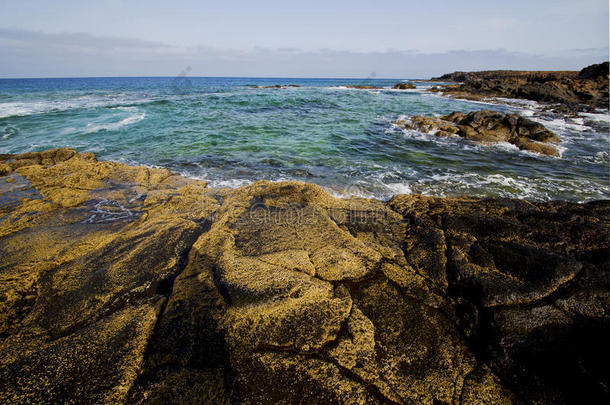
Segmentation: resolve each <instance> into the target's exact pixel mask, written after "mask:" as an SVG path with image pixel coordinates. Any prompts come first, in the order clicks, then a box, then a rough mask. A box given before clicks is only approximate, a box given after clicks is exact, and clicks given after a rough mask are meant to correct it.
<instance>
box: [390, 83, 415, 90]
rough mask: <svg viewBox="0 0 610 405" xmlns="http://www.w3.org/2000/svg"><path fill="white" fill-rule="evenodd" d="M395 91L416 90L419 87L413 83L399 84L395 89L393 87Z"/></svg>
mask: <svg viewBox="0 0 610 405" xmlns="http://www.w3.org/2000/svg"><path fill="white" fill-rule="evenodd" d="M392 88H393V89H396V90H410V89H416V88H417V86H416V85H414V84H413V83H398V84H395V85H394V87H392Z"/></svg>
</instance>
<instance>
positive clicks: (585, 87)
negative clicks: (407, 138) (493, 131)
mask: <svg viewBox="0 0 610 405" xmlns="http://www.w3.org/2000/svg"><path fill="white" fill-rule="evenodd" d="M608 69H609V67H608V62H604V63H600V64H597V65H591V66H588V67H585V68H584V69H582V70H581V71H546V72H545V71H511V70H492V71H482V72H454V73H449V74H445V75H443V76H440V77H437V78H433V79H431V81H444V82H459V83H458V84H449V85H444V86H439V87H433V88H432V91H436V92H442V93H443V94H445V95H448V96H451V97H456V98H464V99H470V100H485V99H488V98H490V97H504V98H513V99H526V100H533V101H538V102H543V103H547V104H549V105H551V106H552V109H553V110H555V111H557V112H560V113H564V114H570V113H575V112H578V111H594V110H596V109H604V110H608V94H609V93H608Z"/></svg>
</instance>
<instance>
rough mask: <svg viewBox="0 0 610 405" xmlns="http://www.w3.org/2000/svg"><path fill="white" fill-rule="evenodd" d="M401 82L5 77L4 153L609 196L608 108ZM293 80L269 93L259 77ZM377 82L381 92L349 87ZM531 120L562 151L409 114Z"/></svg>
mask: <svg viewBox="0 0 610 405" xmlns="http://www.w3.org/2000/svg"><path fill="white" fill-rule="evenodd" d="M398 81H399V80H371V81H366V80H350V79H254V78H239V79H237V78H177V79H172V78H90V79H28V80H26V79H19V80H0V153H23V152H27V151H40V150H45V149H48V148H52V147H62V146H66V147H72V148H75V149H77V150H79V151H90V152H93V153H95V154H96V155H97V156H98V157H99V158H100V159H103V160H116V161H123V162H127V163H137V164H146V165H153V166H162V167H167V168H169V169H172V170H174V171H177V172H180V173H182V174H185V175H188V176H193V177H197V178H202V179H205V180H208V181H210V182H211V185H212V186H223V187H224V186H228V187H237V186H240V185H243V184H247V183H249V182H251V181H255V180H260V179H268V180H289V179H296V180H301V181H307V182H314V183H317V184H320V185H322V186H324V187H326V188H327V189H328V190H329V191H330V192H332V193H334V194H337V195H353V194H356V195H363V196H374V197H378V198H389V197H391V196H392V195H394V194H397V193H418V194H427V195H439V196H462V195H467V196H481V197H482V196H506V197H517V198H526V199H530V200H538V201H544V200H551V199H567V200H575V201H589V200H595V199H600V198H610V184H609V177H608V172H609V164H610V160H609V157H608V147H609V143H608V115H607V113H606V114H604V113H600V114H590V115H587V116H584V117H581V118H576V119H570V120H565V119H560V118H557V117H553V116H545V115H539V114H538V111H539V109H538V108H537V106H536V105H535V104H533V103H521V104H516V105H500V104H483V103H474V102H467V101H459V100H452V99H447V98H443V97H440V96H438V95H435V94H429V93H425V92H423V91H422V90H423V89H425V88H426V87H430V86H431V85H432V84H431V83H425V84H422V83H418V89H417V90H408V91H395V90H392V89H391V86H392V85H394V84H396V83H397V82H398ZM275 84H296V85H300V86H301V87H290V88H283V89H267V88H260V87H258V86H265V85H275ZM350 84H352V85H362V84H365V85H366V84H369V85H370V84H374V85H375V86H384V87H386V88H385V89H381V90H358V89H349V88H345V87H344V86H345V85H350ZM483 108H486V109H493V110H500V111H517V112H520V113H522V114H525V115H528V116H532V117H533V118H534V119H536V120H538V121H540V122H542V123H544V124H545V125H547V126H548V127H549V128H550V129H552V130H554V131H556V132H557V133H558V134H559V136H560V137H561V138H562V140H563V142H562V144H561V157H560V158H552V157H543V156H538V155H535V154H532V153H528V152H522V151H519V150H517V149H516V148H515V147H513V146H511V145H504V144H502V145H495V146H482V145H477V144H474V143H471V142H468V141H465V140H463V139H460V138H457V137H456V138H453V137H452V138H436V137H434V136H431V135H428V134H422V133H417V132H413V131H404V130H402V129H400V128H397V127H396V126H394V125H393V124H392V122H393V121H395V120H396V119H398V118H399V117H401V116H409V115H414V114H427V115H433V114H446V113H450V112H452V111H473V110H479V109H483Z"/></svg>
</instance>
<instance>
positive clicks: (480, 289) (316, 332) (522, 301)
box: [0, 149, 610, 403]
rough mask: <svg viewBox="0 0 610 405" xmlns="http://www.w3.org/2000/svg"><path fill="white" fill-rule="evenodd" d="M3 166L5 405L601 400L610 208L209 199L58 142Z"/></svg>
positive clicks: (326, 198) (271, 189)
mask: <svg viewBox="0 0 610 405" xmlns="http://www.w3.org/2000/svg"><path fill="white" fill-rule="evenodd" d="M0 161H1V163H0V171H1V172H0V174H1V175H2V176H3V177H0V182H2V187H3V188H2V189H0V198H1V199H0V202H1V204H0V213H1V215H2V217H0V241H1V242H2V243H1V246H2V249H1V250H0V253H1V255H2V261H1V262H2V263H3V264H2V279H1V280H0V281H1V283H0V288H1V291H2V293H3V296H4V300H3V301H1V302H0V304H1V305H2V308H1V309H2V310H1V311H0V314H2V319H0V321H1V322H0V326H1V328H2V329H1V330H0V336H1V337H2V343H0V352H1V353H2V356H1V358H2V360H1V364H2V371H0V375H1V376H2V378H0V381H2V382H1V383H0V384H1V385H2V386H1V387H0V388H1V389H0V395H2V400H3V402H6V403H16V402H20V401H28V400H29V401H37V400H47V401H48V400H56V401H61V400H63V399H67V398H68V397H70V398H71V399H73V400H74V399H81V400H83V401H84V400H87V401H91V400H97V401H112V402H130V403H144V402H151V401H152V402H154V401H158V402H162V401H170V400H178V399H180V400H185V399H189V398H191V399H193V400H195V399H196V398H197V399H198V400H209V401H212V400H222V401H226V402H244V401H245V402H253V403H254V402H259V403H271V402H278V401H279V402H295V401H296V402H299V401H316V400H320V399H321V398H322V399H324V400H326V401H336V402H350V403H408V402H426V403H427V402H433V401H442V402H452V401H454V400H455V399H456V398H458V399H459V400H458V402H459V403H467V402H468V403H485V402H487V403H489V402H494V403H514V402H519V401H521V400H527V401H537V402H540V403H562V402H570V401H573V400H575V399H578V400H582V399H583V398H586V397H587V396H589V397H590V398H596V397H601V396H603V395H604V393H603V392H602V391H600V390H602V388H600V386H598V385H596V384H595V381H597V380H596V378H597V377H595V378H591V375H593V376H597V375H598V373H599V372H601V371H602V370H603V368H598V360H599V358H600V354H599V353H602V352H603V351H604V350H607V349H606V346H607V345H606V338H607V337H608V329H607V319H608V318H607V313H606V307H605V306H604V302H608V299H609V296H608V285H607V280H608V268H609V267H608V258H607V254H605V253H604V252H606V253H607V251H608V248H609V246H608V229H609V226H610V201H596V202H589V203H585V204H578V203H569V202H561V201H554V202H546V203H534V202H527V201H523V200H516V199H505V198H499V199H477V198H440V197H425V196H418V195H397V196H394V197H393V198H392V199H390V200H389V201H387V202H383V201H379V200H375V199H364V198H344V199H337V198H334V197H332V196H330V195H329V194H328V193H326V192H325V191H324V190H323V189H322V188H321V187H319V186H317V185H313V184H307V183H301V182H278V183H273V182H267V181H262V182H255V183H253V184H251V185H247V186H243V187H240V188H237V189H212V188H208V187H207V184H206V183H205V182H203V181H198V180H193V179H188V178H185V177H182V176H180V175H177V174H174V173H172V172H170V171H169V170H167V169H162V168H158V169H154V168H147V167H141V166H140V167H138V166H129V165H126V164H123V163H116V162H106V161H104V162H101V161H100V162H98V161H97V159H96V158H95V156H94V155H93V154H91V153H80V154H77V153H76V152H74V151H72V150H69V149H59V150H51V151H46V152H42V153H28V154H23V155H18V156H14V155H11V156H8V155H3V156H0ZM9 168H10V172H9ZM8 179H11V180H10V181H7V180H8ZM9 188H10V189H12V191H10V190H8V189H9ZM7 196H8V197H7ZM541 331H543V333H541ZM602 357H603V356H602ZM583 359H584V360H583ZM32 365H34V367H33V366H32ZM117 365H119V366H117ZM32 367H33V368H32ZM583 367H584V369H583ZM83 368H85V369H89V370H96V373H95V374H94V375H92V376H91V377H90V378H88V379H86V380H85V379H83V376H82V372H81V370H82V369H83ZM600 378H601V377H600ZM293 384H298V386H300V387H307V390H298V391H294V390H290V389H287V388H286V387H291V386H293ZM579 384H584V386H579Z"/></svg>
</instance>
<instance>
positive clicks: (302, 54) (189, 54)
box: [0, 29, 608, 78]
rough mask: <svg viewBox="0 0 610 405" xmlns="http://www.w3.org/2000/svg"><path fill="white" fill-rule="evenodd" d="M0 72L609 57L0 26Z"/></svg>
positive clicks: (549, 62)
mask: <svg viewBox="0 0 610 405" xmlns="http://www.w3.org/2000/svg"><path fill="white" fill-rule="evenodd" d="M0 54H2V55H3V57H2V59H1V60H0V77H5V78H6V77H86V76H172V75H175V74H178V72H180V71H181V70H182V69H184V67H185V66H192V67H193V71H192V75H201V76H271V77H356V78H359V77H366V76H367V75H368V74H369V72H376V74H377V77H394V78H428V77H431V76H435V75H439V74H442V73H447V72H451V71H455V70H482V69H580V68H582V67H583V66H586V65H588V64H591V63H598V62H601V61H602V60H606V59H607V57H608V49H598V48H593V49H572V50H566V51H565V52H559V53H555V54H549V55H541V54H529V53H518V52H510V51H507V50H504V49H495V50H456V51H450V52H442V53H424V52H419V51H416V50H387V51H383V52H354V51H342V50H332V49H320V50H316V51H306V50H302V49H298V48H279V49H269V48H252V49H249V50H239V49H220V48H215V47H209V46H203V45H202V46H188V47H181V46H176V45H171V44H165V43H161V42H156V41H146V40H140V39H133V38H121V37H98V36H93V35H90V34H87V33H56V34H47V33H42V32H36V31H27V30H21V29H0Z"/></svg>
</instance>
